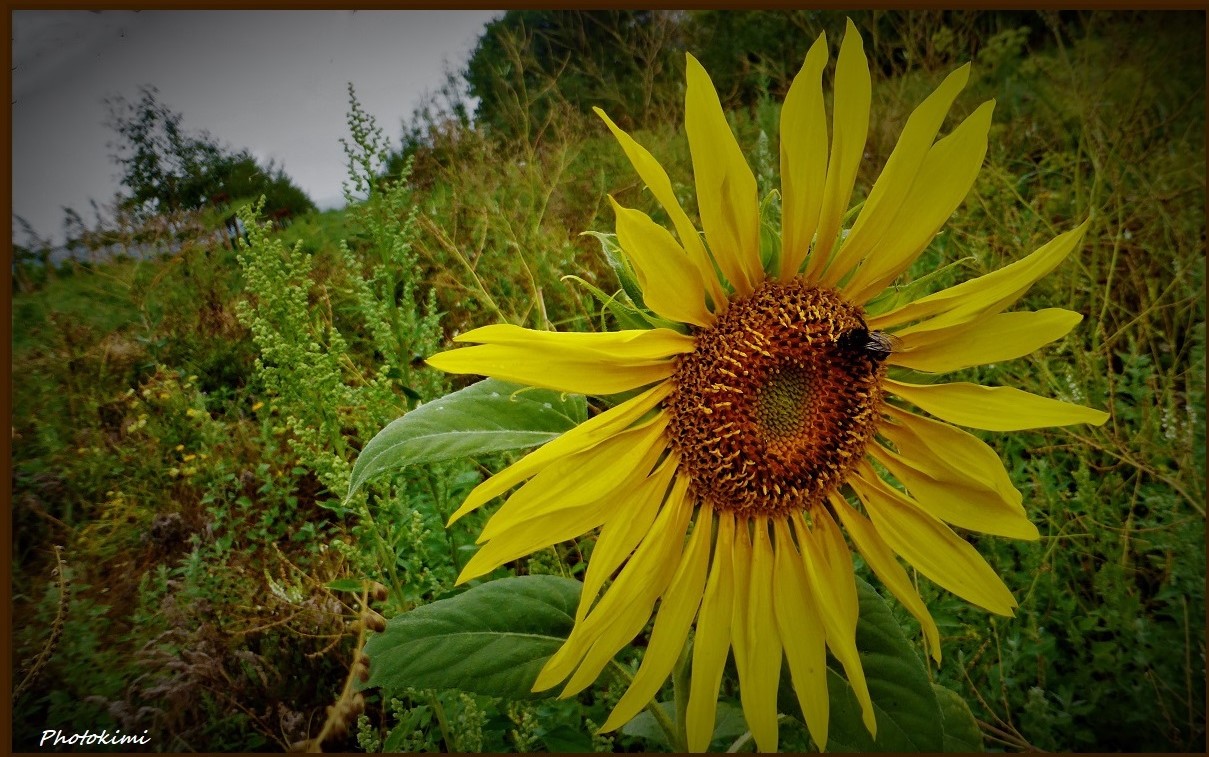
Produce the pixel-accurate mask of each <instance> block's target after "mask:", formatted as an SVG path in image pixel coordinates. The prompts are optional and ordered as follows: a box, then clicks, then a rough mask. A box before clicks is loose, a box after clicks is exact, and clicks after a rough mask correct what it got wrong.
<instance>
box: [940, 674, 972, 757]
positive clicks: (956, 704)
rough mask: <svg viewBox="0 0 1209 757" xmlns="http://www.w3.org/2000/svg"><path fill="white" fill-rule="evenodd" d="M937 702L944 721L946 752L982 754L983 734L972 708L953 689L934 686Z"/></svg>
mask: <svg viewBox="0 0 1209 757" xmlns="http://www.w3.org/2000/svg"><path fill="white" fill-rule="evenodd" d="M932 691H934V692H936V702H937V704H939V705H940V717H941V718H942V719H943V720H944V729H945V745H944V751H946V752H981V751H983V749H982V732H981V731H979V730H978V721H977V720H975V719H974V713H972V712H970V706H969V705H968V704H966V700H964V699H962V698H961V695H959V694H958V693H957V692H955V691H953V690H952V689H946V688H945V687H944V686H941V685H940V684H937V683H934V684H932Z"/></svg>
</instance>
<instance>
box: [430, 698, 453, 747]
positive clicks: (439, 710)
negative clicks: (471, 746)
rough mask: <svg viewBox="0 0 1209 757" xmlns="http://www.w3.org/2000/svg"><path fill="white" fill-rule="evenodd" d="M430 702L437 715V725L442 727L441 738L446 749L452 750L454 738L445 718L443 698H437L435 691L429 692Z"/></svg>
mask: <svg viewBox="0 0 1209 757" xmlns="http://www.w3.org/2000/svg"><path fill="white" fill-rule="evenodd" d="M428 702H429V704H431V705H432V711H433V713H434V714H435V715H436V716H437V726H439V727H440V729H441V739H442V740H443V741H444V742H445V751H446V752H452V751H453V750H454V749H453V739H452V738H451V737H450V735H449V721H447V720H446V719H445V707H444V706H443V705H442V704H441V700H440V699H437V694H436V692H435V691H430V692H429V693H428Z"/></svg>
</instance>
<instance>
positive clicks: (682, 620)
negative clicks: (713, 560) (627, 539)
mask: <svg viewBox="0 0 1209 757" xmlns="http://www.w3.org/2000/svg"><path fill="white" fill-rule="evenodd" d="M711 520H712V518H711V516H710V515H709V513H708V512H704V511H702V512H701V514H700V517H698V518H697V525H696V527H695V528H694V529H693V535H692V537H691V538H690V539H689V544H688V548H687V549H686V550H685V552H684V558H683V559H682V560H681V561H680V567H679V568H678V569H677V571H676V576H675V578H673V579H672V585H671V586H669V587H668V590H667V594H665V595H664V597H663V601H662V602H661V604H660V605H659V614H658V615H657V616H656V617H655V627H654V628H653V629H651V641H650V643H649V644H647V649H646V653H645V654H644V655H643V656H642V665H641V666H640V667H639V668H638V673H637V674H636V675H635V676H634V680H633V681H632V682H631V683H630V687H629V688H628V689H626V693H625V694H624V695H623V696H622V697H621V700H620V701H619V702H618V703H617V706H616V707H614V708H613V712H612V713H611V714H610V715H609V719H608V720H606V721H605V724H604V725H603V726H601V728H600V730H601V731H602V732H607V731H612V730H614V729H616V728H620V727H621V726H623V725H625V724H626V723H628V722H630V719H631V718H633V717H634V716H635V715H637V714H638V712H639V711H640V710H642V708H643V707H645V706H646V705H647V703H648V702H650V701H651V700H652V699H654V698H655V695H656V694H658V693H659V688H660V687H661V686H662V685H663V682H664V681H665V680H666V679H667V677H668V675H669V674H670V673H671V672H672V668H673V667H674V666H675V664H676V661H677V660H678V659H679V657H680V651H681V649H683V648H684V642H685V640H686V639H687V638H688V630H689V628H690V627H691V626H692V624H693V618H694V617H696V615H697V608H698V607H699V606H700V604H701V595H702V593H703V592H704V590H705V577H706V574H707V573H708V572H709V548H710V545H711V539H710V536H711V531H712V527H713V524H712V523H711ZM592 559H593V560H595V559H596V556H595V554H593V556H592Z"/></svg>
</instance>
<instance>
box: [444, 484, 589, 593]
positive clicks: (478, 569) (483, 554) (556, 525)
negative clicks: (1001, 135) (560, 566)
mask: <svg viewBox="0 0 1209 757" xmlns="http://www.w3.org/2000/svg"><path fill="white" fill-rule="evenodd" d="M608 515H609V507H608V503H607V502H604V501H602V500H595V501H592V502H590V503H588V504H585V505H578V506H575V507H565V508H562V509H560V510H558V511H557V512H553V513H546V514H544V515H542V516H540V517H536V518H531V519H530V520H527V521H525V522H524V523H520V524H518V525H516V526H515V527H513V528H511V529H509V530H508V532H507V533H505V534H504V535H502V536H500V537H498V538H495V539H492V540H491V541H489V542H487V543H486V544H484V545H483V546H482V547H480V548H479V551H477V552H475V553H474V557H471V558H470V561H469V562H467V563H466V567H464V568H463V569H462V572H461V574H460V575H459V576H458V580H457V582H458V583H459V584H461V583H465V582H466V581H469V580H470V579H472V578H478V577H479V576H484V575H486V574H488V573H490V572H491V571H493V570H495V569H496V568H498V567H499V566H501V565H503V564H504V563H506V562H511V561H512V560H517V559H520V558H521V557H524V556H525V555H530V554H533V553H534V552H536V551H538V550H539V549H545V548H546V547H549V546H551V545H553V544H557V543H559V542H560V541H569V540H571V539H575V538H578V537H580V536H583V535H584V534H586V533H587V532H589V531H591V530H592V529H593V528H596V527H597V526H599V525H600V524H601V523H604V522H605V519H606V518H607V517H608Z"/></svg>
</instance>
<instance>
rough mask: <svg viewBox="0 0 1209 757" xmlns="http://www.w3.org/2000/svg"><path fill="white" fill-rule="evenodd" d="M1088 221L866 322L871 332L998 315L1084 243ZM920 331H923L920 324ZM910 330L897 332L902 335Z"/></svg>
mask: <svg viewBox="0 0 1209 757" xmlns="http://www.w3.org/2000/svg"><path fill="white" fill-rule="evenodd" d="M1089 223H1091V221H1090V219H1089V220H1087V221H1084V222H1083V223H1082V224H1080V225H1079V226H1077V227H1075V228H1074V229H1071V230H1070V231H1068V232H1066V233H1064V234H1059V235H1058V236H1056V237H1054V238H1053V239H1052V240H1050V241H1049V242H1048V243H1046V244H1044V245H1042V246H1041V247H1039V248H1037V249H1036V250H1035V251H1034V252H1033V253H1032V254H1030V255H1028V256H1027V257H1025V258H1022V259H1020V260H1017V261H1016V262H1015V263H1012V264H1011V265H1007V266H1004V267H1003V268H1000V269H998V270H996V271H992V272H991V273H988V274H986V275H984V276H979V277H978V278H976V279H970V280H969V281H963V282H962V283H960V284H958V285H956V286H952V287H949V288H948V289H942V290H940V291H939V292H934V293H932V294H929V295H928V296H926V297H921V298H920V299H918V300H915V301H914V302H910V303H908V304H906V305H903V306H902V307H900V308H897V309H895V310H891V311H890V312H888V313H883V314H881V315H876V316H872V317H870V318H869V319H868V322H869V327H870V328H872V329H888V328H891V327H893V326H898V325H900V324H903V323H910V322H911V321H915V320H919V319H920V318H928V317H929V316H935V318H934V319H933V320H931V321H928V322H926V323H927V326H926V328H929V329H935V328H940V327H942V326H951V325H953V324H956V323H964V322H966V321H971V320H974V319H975V318H980V317H982V316H985V315H990V314H992V313H998V312H1001V311H1003V310H1005V309H1006V308H1008V307H1010V306H1011V305H1012V304H1013V303H1014V302H1016V300H1018V299H1020V297H1021V296H1023V295H1024V293H1025V292H1027V291H1028V288H1029V287H1031V286H1032V285H1033V283H1034V282H1036V281H1037V280H1038V279H1040V278H1041V277H1042V276H1045V275H1046V274H1047V273H1049V272H1050V271H1052V270H1054V269H1055V268H1057V267H1058V264H1059V263H1061V262H1062V261H1063V260H1065V259H1066V256H1067V255H1069V254H1070V253H1071V251H1073V250H1075V249H1077V248H1078V246H1079V243H1080V242H1082V241H1083V235H1084V233H1086V231H1087V226H1088V224H1089ZM918 327H919V328H924V324H920V325H919V326H918ZM913 328H917V327H910V328H906V329H903V330H901V331H898V332H896V334H897V335H899V336H902V335H904V334H908V333H910V332H911V330H912V329H913Z"/></svg>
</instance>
